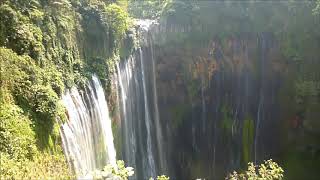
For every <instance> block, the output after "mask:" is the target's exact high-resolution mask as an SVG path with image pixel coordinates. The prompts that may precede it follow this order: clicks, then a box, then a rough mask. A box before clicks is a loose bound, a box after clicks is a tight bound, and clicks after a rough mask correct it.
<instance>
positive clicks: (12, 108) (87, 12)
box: [0, 0, 134, 179]
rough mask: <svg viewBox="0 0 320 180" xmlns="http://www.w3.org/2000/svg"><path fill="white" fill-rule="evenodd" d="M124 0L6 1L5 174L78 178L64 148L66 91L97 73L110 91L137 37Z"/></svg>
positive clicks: (0, 33)
mask: <svg viewBox="0 0 320 180" xmlns="http://www.w3.org/2000/svg"><path fill="white" fill-rule="evenodd" d="M124 7H125V3H124V2H122V1H121V2H119V3H118V4H117V3H115V2H114V1H105V0H104V1H102V0H96V1H89V0H82V1H76V0H56V1H46V0H17V1H10V0H4V1H3V2H1V3H0V62H1V99H0V104H1V107H0V108H1V109H0V110H1V112H0V122H1V124H0V153H1V173H0V174H1V178H5V179H35V178H37V179H38V178H45V179H47V178H50V179H51V178H52V179H70V178H72V177H73V175H72V172H71V171H70V169H69V168H68V166H67V164H66V162H65V159H64V156H63V153H62V148H61V138H60V134H59V128H60V125H61V123H63V122H65V121H66V113H65V108H64V107H63V105H62V102H61V100H60V97H61V95H62V94H63V93H64V91H65V88H69V87H71V86H74V85H78V86H82V85H83V84H84V83H85V82H86V79H87V77H90V76H91V73H93V72H95V73H97V75H98V76H99V77H100V79H101V80H102V82H103V83H104V85H105V87H107V88H106V90H107V91H108V90H110V89H108V87H109V86H110V74H111V73H113V70H114V66H115V64H114V63H116V62H117V60H119V58H120V55H121V54H120V50H121V49H123V48H125V49H126V51H129V52H130V51H131V49H132V48H133V44H134V43H132V40H131V41H130V37H129V36H128V34H129V33H128V32H129V28H130V27H131V21H130V17H129V16H128V13H127V12H126V9H125V8H124ZM127 42H131V44H130V43H127Z"/></svg>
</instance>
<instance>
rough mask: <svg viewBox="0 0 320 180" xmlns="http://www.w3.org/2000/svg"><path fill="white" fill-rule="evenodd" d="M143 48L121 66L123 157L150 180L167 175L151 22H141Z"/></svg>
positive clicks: (119, 76)
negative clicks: (150, 179)
mask: <svg viewBox="0 0 320 180" xmlns="http://www.w3.org/2000/svg"><path fill="white" fill-rule="evenodd" d="M139 23H140V31H141V33H143V34H142V35H141V41H143V43H144V44H143V45H142V47H140V48H139V49H137V50H136V51H135V52H133V53H132V54H131V55H130V56H129V57H128V58H127V59H122V60H121V61H120V62H119V64H117V73H118V74H117V76H118V81H119V82H118V83H117V84H118V85H119V87H118V88H119V92H120V93H119V94H120V99H119V100H120V103H119V104H120V117H121V131H122V144H123V148H122V156H123V159H124V161H125V162H127V163H128V165H129V166H131V167H134V168H135V177H132V178H131V179H138V180H140V179H148V178H149V177H156V175H159V174H160V173H161V174H162V173H166V172H165V171H166V160H165V157H166V155H165V152H164V150H163V136H162V128H161V124H160V116H159V110H158V96H157V87H156V67H155V66H156V65H155V61H154V57H153V56H154V55H153V53H154V52H153V47H152V42H151V43H150V42H149V41H151V40H152V38H151V36H149V35H150V34H148V31H149V28H150V26H151V24H150V23H152V22H151V21H150V22H149V21H140V22H139Z"/></svg>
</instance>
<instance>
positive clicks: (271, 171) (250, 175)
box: [226, 160, 284, 180]
mask: <svg viewBox="0 0 320 180" xmlns="http://www.w3.org/2000/svg"><path fill="white" fill-rule="evenodd" d="M283 173H284V171H283V169H282V168H281V167H280V166H279V165H278V164H277V163H276V162H273V161H272V160H267V161H265V162H264V163H262V164H260V165H258V166H255V165H254V164H253V163H248V169H247V170H246V171H245V172H244V173H237V172H236V171H234V172H233V173H232V174H230V175H229V176H228V177H227V178H226V179H228V180H264V179H265V180H281V179H283Z"/></svg>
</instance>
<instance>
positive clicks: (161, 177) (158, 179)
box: [149, 175, 170, 180]
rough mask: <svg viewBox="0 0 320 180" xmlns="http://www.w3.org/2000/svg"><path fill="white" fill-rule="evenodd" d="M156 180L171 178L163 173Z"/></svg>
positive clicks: (151, 179)
mask: <svg viewBox="0 0 320 180" xmlns="http://www.w3.org/2000/svg"><path fill="white" fill-rule="evenodd" d="M149 180H154V179H153V178H150V179H149ZM156 180H170V178H169V177H167V176H165V175H161V176H158V177H157V178H156Z"/></svg>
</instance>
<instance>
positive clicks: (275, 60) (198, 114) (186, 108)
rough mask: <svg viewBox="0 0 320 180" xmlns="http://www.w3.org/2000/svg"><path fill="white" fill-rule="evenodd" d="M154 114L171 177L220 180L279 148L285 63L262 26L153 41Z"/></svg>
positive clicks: (274, 43)
mask: <svg viewBox="0 0 320 180" xmlns="http://www.w3.org/2000/svg"><path fill="white" fill-rule="evenodd" d="M155 49H156V50H155V52H156V53H155V54H156V55H155V60H156V70H157V73H156V74H157V75H156V76H157V90H158V99H159V111H160V119H161V123H162V124H163V126H164V127H166V129H165V133H164V134H166V137H165V139H166V141H165V142H166V143H167V145H166V147H167V148H168V149H169V152H168V155H169V158H168V159H170V160H171V163H169V164H172V165H173V171H172V172H171V173H172V174H173V175H172V176H173V177H176V178H177V179H188V178H197V177H201V178H206V179H213V178H214V179H216V178H217V179H220V178H222V177H224V176H225V175H226V173H227V172H230V171H232V170H233V169H237V168H239V167H240V165H243V164H246V163H247V162H248V161H254V162H260V161H262V160H264V159H268V158H270V157H275V155H276V154H277V153H279V152H281V150H282V149H281V143H282V139H281V138H282V136H281V135H280V134H281V129H282V126H283V123H284V122H283V121H281V118H280V114H279V113H280V109H279V108H280V103H279V99H278V95H279V92H280V91H279V90H280V88H281V82H282V79H283V77H284V74H285V71H286V68H287V65H286V64H284V63H282V62H283V61H281V60H282V59H283V57H282V56H281V53H280V49H279V46H278V42H277V41H276V40H275V38H274V37H273V36H272V35H271V34H268V33H261V34H258V35H248V34H243V35H242V36H240V37H228V38H224V39H219V38H216V39H212V40H210V41H209V43H207V45H203V46H202V47H201V46H197V45H195V46H194V47H186V46H183V45H181V46H180V47H175V48H166V47H164V46H159V47H155Z"/></svg>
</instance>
